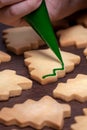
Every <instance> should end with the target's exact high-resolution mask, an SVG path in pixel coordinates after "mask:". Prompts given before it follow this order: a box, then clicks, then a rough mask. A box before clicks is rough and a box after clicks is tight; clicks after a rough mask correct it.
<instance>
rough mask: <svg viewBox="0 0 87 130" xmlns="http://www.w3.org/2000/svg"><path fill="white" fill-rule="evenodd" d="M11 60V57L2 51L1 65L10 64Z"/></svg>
mask: <svg viewBox="0 0 87 130" xmlns="http://www.w3.org/2000/svg"><path fill="white" fill-rule="evenodd" d="M10 60H11V56H10V55H8V54H7V53H5V52H3V51H0V63H2V62H8V61H10Z"/></svg>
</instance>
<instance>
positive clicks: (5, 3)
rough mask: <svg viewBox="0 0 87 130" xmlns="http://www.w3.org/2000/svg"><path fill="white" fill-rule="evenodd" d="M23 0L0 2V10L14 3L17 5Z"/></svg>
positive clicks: (0, 0) (4, 0)
mask: <svg viewBox="0 0 87 130" xmlns="http://www.w3.org/2000/svg"><path fill="white" fill-rule="evenodd" d="M21 1H24V0H0V8H3V7H5V6H9V5H12V4H15V3H19V2H21Z"/></svg>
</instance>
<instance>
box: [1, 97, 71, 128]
mask: <svg viewBox="0 0 87 130" xmlns="http://www.w3.org/2000/svg"><path fill="white" fill-rule="evenodd" d="M70 115H71V108H70V106H69V105H67V104H60V103H58V102H57V101H56V100H54V99H53V98H51V97H50V96H45V97H43V98H41V99H40V100H39V101H34V100H30V99H29V100H27V101H25V102H24V103H22V104H17V105H15V106H14V107H13V108H2V110H1V111H0V122H1V123H3V124H5V125H18V126H20V127H26V126H31V127H33V128H35V129H42V128H43V127H44V126H48V127H52V128H55V129H57V130H58V129H62V128H63V124H64V118H67V117H70Z"/></svg>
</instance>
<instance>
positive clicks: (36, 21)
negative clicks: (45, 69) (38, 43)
mask: <svg viewBox="0 0 87 130" xmlns="http://www.w3.org/2000/svg"><path fill="white" fill-rule="evenodd" d="M24 18H25V20H26V21H27V22H28V23H29V24H30V25H31V26H32V27H33V28H34V30H35V31H36V32H37V33H38V34H39V35H40V37H41V38H42V39H43V40H44V41H45V42H46V44H47V45H48V46H49V47H50V48H51V50H52V51H53V52H54V53H55V55H56V56H57V58H58V59H59V61H60V63H61V65H62V67H61V68H55V69H53V74H47V75H45V76H43V78H46V77H48V76H55V75H56V71H57V70H63V69H64V63H63V60H62V56H61V53H60V49H59V47H58V43H57V39H56V36H55V33H54V30H53V27H52V24H51V21H50V18H49V15H48V11H47V8H46V4H45V0H43V1H42V4H41V6H40V7H39V8H38V9H37V10H35V11H34V12H32V13H31V14H28V15H26V16H25V17H24Z"/></svg>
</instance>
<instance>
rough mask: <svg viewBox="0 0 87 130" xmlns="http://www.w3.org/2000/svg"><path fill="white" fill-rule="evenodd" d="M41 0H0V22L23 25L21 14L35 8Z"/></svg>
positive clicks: (23, 14)
mask: <svg viewBox="0 0 87 130" xmlns="http://www.w3.org/2000/svg"><path fill="white" fill-rule="evenodd" d="M41 2H42V0H0V23H4V24H7V25H12V26H21V25H25V24H26V22H25V21H24V19H23V16H25V15H26V14H29V13H31V12H32V11H34V10H35V9H37V8H38V7H39V6H40V4H41Z"/></svg>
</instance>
